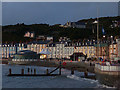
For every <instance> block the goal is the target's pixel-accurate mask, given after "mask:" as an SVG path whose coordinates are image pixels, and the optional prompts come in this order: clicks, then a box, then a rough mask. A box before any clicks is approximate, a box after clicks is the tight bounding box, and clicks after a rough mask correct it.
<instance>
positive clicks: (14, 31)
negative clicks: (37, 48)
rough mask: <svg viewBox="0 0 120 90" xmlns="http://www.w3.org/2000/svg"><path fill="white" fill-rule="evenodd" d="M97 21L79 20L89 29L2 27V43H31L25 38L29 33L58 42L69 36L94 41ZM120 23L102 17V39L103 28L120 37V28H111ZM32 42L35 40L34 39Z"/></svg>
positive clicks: (43, 26) (20, 25) (39, 26)
mask: <svg viewBox="0 0 120 90" xmlns="http://www.w3.org/2000/svg"><path fill="white" fill-rule="evenodd" d="M95 20H96V19H84V20H79V21H78V22H86V23H87V25H86V26H87V27H88V28H85V29H81V28H63V27H59V25H53V26H50V25H48V24H32V25H25V24H24V23H22V24H16V25H8V26H2V31H3V32H2V41H3V43H5V42H8V43H10V42H20V41H21V42H26V41H30V40H31V39H29V38H24V34H25V33H26V32H27V31H34V32H35V35H36V36H38V35H45V36H53V37H54V41H57V40H58V38H59V37H60V36H67V37H69V38H71V40H80V39H81V40H82V39H88V38H89V39H92V38H96V26H95V25H93V22H94V21H95ZM115 20H117V21H120V17H101V18H100V19H99V21H100V31H99V33H100V37H102V27H104V29H105V32H106V35H107V36H110V35H113V36H120V27H114V28H111V27H110V26H111V25H112V24H113V21H115ZM93 28H94V30H95V33H92V30H93ZM32 40H35V38H34V39H32Z"/></svg>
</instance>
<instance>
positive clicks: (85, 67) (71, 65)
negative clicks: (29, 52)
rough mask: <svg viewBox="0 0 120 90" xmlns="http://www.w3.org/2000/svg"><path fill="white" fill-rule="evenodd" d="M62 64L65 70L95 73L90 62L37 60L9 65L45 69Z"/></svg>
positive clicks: (22, 60) (13, 61)
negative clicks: (41, 67)
mask: <svg viewBox="0 0 120 90" xmlns="http://www.w3.org/2000/svg"><path fill="white" fill-rule="evenodd" d="M60 62H61V67H62V68H65V69H74V70H78V71H80V72H85V71H87V72H91V73H94V64H90V62H82V61H67V60H62V61H60V60H37V59H33V60H32V59H31V60H28V59H21V61H20V60H18V59H12V61H9V62H8V64H18V65H35V66H44V67H58V66H59V65H60Z"/></svg>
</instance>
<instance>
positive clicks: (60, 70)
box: [59, 61, 61, 75]
mask: <svg viewBox="0 0 120 90" xmlns="http://www.w3.org/2000/svg"><path fill="white" fill-rule="evenodd" d="M59 75H61V61H60V67H59Z"/></svg>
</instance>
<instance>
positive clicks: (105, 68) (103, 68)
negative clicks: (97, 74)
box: [95, 64, 120, 71]
mask: <svg viewBox="0 0 120 90" xmlns="http://www.w3.org/2000/svg"><path fill="white" fill-rule="evenodd" d="M95 68H97V69H99V70H101V71H120V66H111V65H108V66H107V65H105V66H103V65H100V64H95Z"/></svg>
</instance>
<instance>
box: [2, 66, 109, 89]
mask: <svg viewBox="0 0 120 90" xmlns="http://www.w3.org/2000/svg"><path fill="white" fill-rule="evenodd" d="M28 67H30V68H36V71H37V73H45V70H46V69H49V70H53V69H54V68H51V67H49V68H47V67H39V66H21V65H2V70H3V71H2V72H3V73H2V78H3V79H2V81H3V83H2V86H3V88H103V87H104V88H106V87H107V86H104V85H101V84H100V83H99V82H98V81H97V80H91V79H85V78H81V77H80V76H83V75H84V73H81V72H77V71H75V74H74V75H71V74H70V73H71V71H69V70H66V69H62V75H61V76H40V77H25V76H24V77H8V76H6V75H7V74H8V72H9V68H11V69H12V73H21V69H22V68H25V73H27V68H28ZM54 73H58V71H56V72H54Z"/></svg>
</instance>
